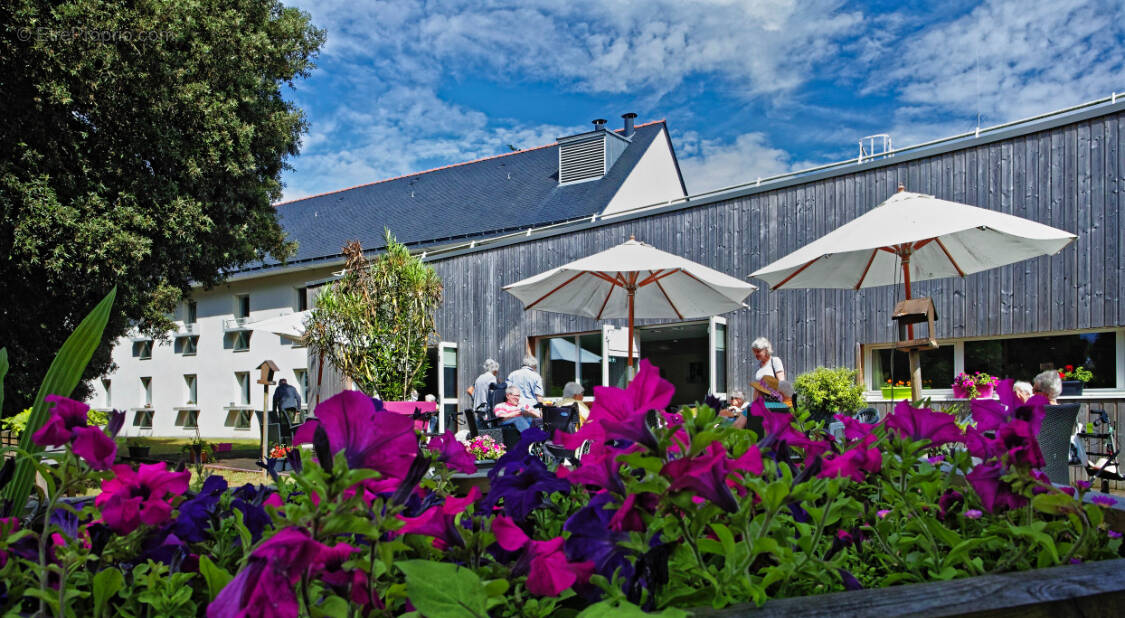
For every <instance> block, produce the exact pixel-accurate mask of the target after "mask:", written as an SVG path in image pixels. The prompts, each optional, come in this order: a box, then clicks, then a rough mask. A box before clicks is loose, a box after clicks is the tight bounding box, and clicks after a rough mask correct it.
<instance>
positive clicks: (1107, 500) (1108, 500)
mask: <svg viewBox="0 0 1125 618" xmlns="http://www.w3.org/2000/svg"><path fill="white" fill-rule="evenodd" d="M1090 502H1093V503H1094V504H1096V505H1098V506H1113V505H1115V504H1117V498H1114V497H1113V496H1107V495H1105V494H1098V495H1096V496H1091V497H1090Z"/></svg>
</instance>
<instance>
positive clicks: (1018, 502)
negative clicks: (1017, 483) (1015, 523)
mask: <svg viewBox="0 0 1125 618" xmlns="http://www.w3.org/2000/svg"><path fill="white" fill-rule="evenodd" d="M1005 472H1006V470H1005V468H1004V465H1003V464H1001V463H1000V462H995V461H993V462H986V463H982V464H979V465H977V466H976V467H975V468H973V469H972V471H970V472H969V473H968V474H966V475H965V479H966V480H968V481H969V484H970V485H972V486H973V490H975V491H976V492H977V495H978V496H980V501H981V503H983V504H984V508H985V509H987V510H988V512H990V513H1000V512H1003V511H1004V510H1006V509H1018V508H1020V507H1021V506H1023V505H1025V504H1027V498H1024V497H1023V496H1020V495H1018V494H1016V493H1014V492H1013V491H1012V486H1011V485H1010V484H1009V483H1007V482H1006V481H1004V480H1003V478H1002V477H1003V476H1004V474H1005Z"/></svg>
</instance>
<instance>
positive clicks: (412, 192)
mask: <svg viewBox="0 0 1125 618" xmlns="http://www.w3.org/2000/svg"><path fill="white" fill-rule="evenodd" d="M416 182H418V179H417V178H411V179H410V197H414V183H416Z"/></svg>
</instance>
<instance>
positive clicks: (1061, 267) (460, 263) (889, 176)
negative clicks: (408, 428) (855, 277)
mask: <svg viewBox="0 0 1125 618" xmlns="http://www.w3.org/2000/svg"><path fill="white" fill-rule="evenodd" d="M1123 129H1125V112H1118V113H1114V114H1111V115H1106V116H1101V117H1097V118H1093V119H1089V120H1083V121H1080V122H1076V123H1073V124H1070V125H1066V126H1062V127H1059V128H1055V129H1051V130H1049V131H1043V132H1039V133H1033V134H1028V135H1024V136H1018V137H1013V138H1011V139H1008V140H1006V141H1001V142H996V143H993V144H987V145H978V146H971V145H969V146H966V147H965V148H963V149H961V150H956V151H952V152H948V153H943V154H938V155H935V156H933V157H930V158H925V159H918V160H914V161H910V162H905V163H903V164H899V165H890V166H885V167H879V168H874V169H868V170H863V171H856V172H852V173H845V174H840V175H837V176H834V177H830V178H825V179H821V180H816V181H810V182H807V183H805V184H798V185H795V186H790V187H785V188H780V189H775V190H768V191H763V192H761V193H756V194H752V195H749V196H743V197H738V198H732V199H729V200H726V201H722V202H716V203H712V204H707V205H703V206H698V207H695V208H691V209H687V210H681V211H677V212H672V213H664V214H656V215H653V216H650V217H646V218H642V219H636V220H632V221H626V222H620V223H613V222H612V221H611V222H608V223H606V224H605V225H602V226H600V227H597V228H593V229H588V230H584V231H579V232H575V233H572V234H565V235H560V236H554V237H549V238H541V239H534V240H529V241H528V242H524V243H521V244H515V245H509V246H504V247H497V248H492V249H488V250H483V251H478V252H474V253H469V254H464V255H459V256H453V257H446V258H443V257H440V256H439V257H437V258H436V259H434V260H433V262H432V263H433V264H434V266H435V267H436V268H437V270H438V272H439V274H440V275H441V277H442V279H443V280H444V281H445V286H446V294H445V303H444V305H443V306H442V308H441V310H440V311H439V314H438V330H439V333H441V336H442V337H441V338H442V339H443V340H447V341H455V342H457V343H458V345H459V348H460V353H461V354H460V358H461V367H460V371H459V380H460V383H461V384H460V386H461V389H462V390H463V389H464V387H465V386H467V385H468V384H470V383H471V380H473V379H474V378H475V377H476V375H477V374H478V373H479V372H480V364H481V362H482V361H483V360H484V359H485V358H487V357H492V358H495V359H497V360H498V361H500V363H501V365H502V371H503V372H504V373H505V374H506V373H507V372H508V371H510V370H512V369H514V368H516V367H517V366H518V363H519V360H520V358H521V357H522V355H523V354H524V351H525V349H526V341H527V338H528V337H532V336H539V335H547V334H554V333H565V332H575V331H587V330H597V329H598V328H599V327H600V326H599V324H598V323H596V322H594V321H593V320H590V319H586V318H578V317H574V316H566V315H559V314H553V313H541V312H531V313H527V314H525V313H524V311H523V309H522V307H521V306H520V304H519V302H518V301H517V300H516V299H515V298H514V297H513V296H511V295H509V294H507V293H504V292H503V291H502V290H501V287H502V286H503V285H506V284H509V283H513V282H515V281H518V280H520V279H522V278H524V277H528V276H531V275H533V274H536V273H539V272H542V271H544V270H547V269H549V268H553V267H556V266H559V265H561V264H563V263H565V262H568V261H570V260H573V259H577V258H579V257H582V256H586V255H590V254H592V253H596V252H598V251H602V250H604V249H607V248H609V247H611V246H613V245H615V244H617V243H620V242H623V241H625V240H627V239H628V237H629V235H630V234H635V235H636V237H637V238H638V239H639V240H642V241H644V242H647V243H649V244H651V245H653V246H655V247H657V248H659V249H663V250H666V251H670V252H673V253H676V254H679V255H682V256H684V257H686V258H688V259H691V260H695V261H698V262H701V263H703V264H706V265H709V266H711V267H713V268H716V269H718V270H721V271H723V272H726V273H728V274H731V275H733V276H735V277H739V278H742V277H745V276H747V275H748V274H749V273H751V272H753V271H754V270H756V269H757V268H759V267H761V266H764V265H765V264H768V263H769V262H771V261H773V260H776V259H777V258H780V257H782V256H784V255H786V254H788V253H789V252H791V251H794V250H796V249H797V248H799V247H801V246H803V245H804V244H806V243H808V242H810V241H812V240H814V239H816V238H818V237H819V236H821V235H823V234H825V233H827V232H828V231H830V230H831V229H834V228H835V227H837V226H839V225H841V224H843V223H845V222H847V221H850V220H852V219H854V218H855V217H856V216H858V215H860V214H862V213H864V212H866V211H867V210H869V209H870V208H872V207H874V206H875V205H876V204H878V203H879V202H881V201H882V200H884V199H886V198H887V197H889V196H890V195H891V194H892V193H893V192H894V191H895V189H896V187H897V185H898V184H899V183H903V184H905V185H906V187H907V189H908V190H910V191H917V192H920V193H929V194H934V195H936V196H938V197H941V198H945V199H952V200H955V201H961V202H965V203H969V204H974V205H977V206H981V207H984V208H990V209H994V210H999V211H1003V212H1008V213H1012V214H1015V215H1018V216H1023V217H1027V218H1030V219H1033V220H1036V221H1041V222H1043V223H1046V224H1048V225H1052V226H1055V227H1058V228H1061V229H1065V230H1069V231H1072V232H1075V233H1076V234H1078V240H1077V242H1075V243H1073V244H1071V245H1070V246H1069V247H1067V248H1066V249H1065V250H1064V251H1062V252H1061V253H1060V254H1059V255H1057V256H1053V257H1043V258H1038V259H1034V260H1028V261H1026V262H1022V263H1019V264H1015V265H1011V266H1008V267H1004V268H998V269H993V270H989V271H986V272H984V273H978V274H976V275H971V276H969V277H967V278H966V279H965V280H956V279H946V280H940V281H924V282H919V283H918V284H917V286H916V289H917V293H918V294H919V295H923V294H924V295H929V296H932V297H933V298H934V299H935V302H936V303H937V309H938V315H939V318H940V319H939V322H938V334H939V336H942V337H964V336H982V335H984V336H987V335H1001V334H1014V333H1031V332H1038V331H1059V330H1068V329H1078V328H1091V327H1102V326H1105V327H1114V326H1120V325H1123V324H1125V307H1122V304H1121V303H1120V302H1119V296H1120V291H1121V289H1122V287H1123V286H1125V253H1123V252H1122V250H1121V247H1122V245H1123V244H1125V229H1123V228H1122V226H1121V225H1120V209H1121V203H1122V188H1125V152H1123V149H1122V148H1121V145H1120V141H1121V135H1122V133H1123ZM757 283H759V284H760V283H761V282H757ZM899 295H901V290H900V289H899V288H893V287H890V286H888V287H882V288H871V289H866V290H862V291H859V292H853V291H850V290H782V291H778V292H774V291H770V290H767V289H764V286H763V289H761V290H759V291H758V292H757V293H755V294H753V295H751V296H750V298H749V299H748V301H747V302H748V304H749V306H750V308H749V309H748V310H745V311H739V312H735V313H732V314H729V315H728V316H726V317H727V319H728V331H727V332H728V338H729V341H728V348H727V349H728V368H729V369H728V371H729V375H728V376H727V377H728V383H729V384H732V385H737V386H741V387H745V385H746V384H747V379H748V377H749V376H750V375H752V370H751V367H750V363H751V362H752V356H751V354H750V342H751V341H753V339H754V338H756V337H758V336H766V337H769V338H770V340H771V341H772V342H773V345H774V348H775V350H776V351H777V355H778V356H780V357H781V358H782V359H783V360H784V361H785V363H786V366H787V367H788V368H789V370H790V375H796V374H799V373H801V372H804V371H808V370H810V369H812V368H814V367H816V366H818V365H827V366H852V365H854V362H855V361H854V349H855V344H856V342H862V343H875V342H886V341H890V340H892V339H893V337H894V333H893V330H892V327H891V321H890V311H891V309H892V307H893V305H894V301H895V300H896V298H897V297H898V296H899ZM641 323H652V321H647V322H645V321H642V322H641ZM617 324H618V325H623V321H617ZM732 388H733V387H732ZM1113 408H1114V411H1115V413H1116V406H1113ZM1115 418H1116V420H1117V421H1118V422H1120V421H1122V420H1125V419H1122V418H1121V417H1120V416H1116V417H1115Z"/></svg>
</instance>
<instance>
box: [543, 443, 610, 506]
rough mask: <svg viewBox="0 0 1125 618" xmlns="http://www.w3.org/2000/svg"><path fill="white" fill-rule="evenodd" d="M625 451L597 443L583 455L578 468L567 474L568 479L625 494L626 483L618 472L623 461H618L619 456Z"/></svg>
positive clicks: (561, 468)
mask: <svg viewBox="0 0 1125 618" xmlns="http://www.w3.org/2000/svg"><path fill="white" fill-rule="evenodd" d="M624 453H625V451H623V450H621V449H616V448H613V447H612V446H607V445H605V444H598V443H595V444H594V445H592V446H591V447H590V452H589V453H587V454H586V455H584V456H583V457H582V461H581V463H580V465H579V466H578V468H576V469H574V470H572V471H570V473H569V474H567V475H566V480H568V481H570V482H571V483H572V484H574V485H589V486H593V487H597V488H599V489H608V490H610V491H613V492H614V493H616V494H618V495H623V494H624V493H625V485H624V484H623V483H622V482H621V476H620V474H619V473H618V470H620V469H621V462H619V461H617V456H618V455H622V454H624ZM563 469H565V468H563V467H561V466H560V467H559V470H563Z"/></svg>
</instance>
